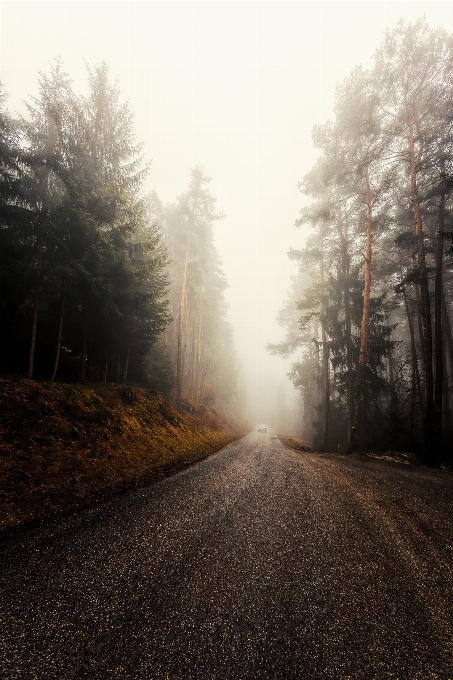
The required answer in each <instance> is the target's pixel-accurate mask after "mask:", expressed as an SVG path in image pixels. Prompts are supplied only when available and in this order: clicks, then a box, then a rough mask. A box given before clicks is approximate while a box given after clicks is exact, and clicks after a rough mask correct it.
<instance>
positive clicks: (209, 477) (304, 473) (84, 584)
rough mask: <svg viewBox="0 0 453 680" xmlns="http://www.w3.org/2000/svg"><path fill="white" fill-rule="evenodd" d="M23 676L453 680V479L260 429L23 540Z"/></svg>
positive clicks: (17, 590)
mask: <svg viewBox="0 0 453 680" xmlns="http://www.w3.org/2000/svg"><path fill="white" fill-rule="evenodd" d="M0 559H1V561H2V567H1V580H2V583H1V586H2V596H1V629H2V633H1V646H0V658H1V661H0V673H1V677H2V678H7V679H8V680H13V679H16V678H24V679H27V680H32V679H35V678H36V679H37V680H43V679H47V678H49V679H50V678H52V679H54V678H55V679H58V680H66V679H69V678H71V679H73V678H74V679H75V678H87V679H89V680H97V679H98V678H99V679H100V680H105V679H106V678H115V679H121V680H125V679H129V678H130V679H134V680H137V679H141V678H143V679H146V680H148V679H149V680H161V679H162V680H164V679H169V680H191V679H195V678H196V679H200V680H204V679H207V680H211V679H212V680H214V679H218V680H236V679H241V680H242V679H244V680H245V679H247V680H248V679H250V680H252V679H253V680H260V679H261V678H263V679H276V678H281V679H285V680H286V679H290V678H298V679H302V680H305V679H307V680H317V679H324V678H333V679H335V680H337V679H346V678H348V679H349V678H363V679H364V680H372V679H373V678H379V679H380V678H382V679H387V678H398V679H399V680H402V679H410V680H415V679H420V680H425V679H427V678H442V679H447V678H453V588H452V585H453V579H452V572H453V475H451V474H450V473H449V472H447V471H443V470H435V469H428V468H424V467H421V466H414V465H403V464H397V463H390V462H385V461H376V460H371V459H367V458H365V457H351V456H342V455H340V454H315V453H313V454H312V453H299V452H296V451H293V450H291V449H288V448H286V447H284V446H283V444H281V443H280V441H279V440H278V439H276V438H274V437H272V436H271V435H270V434H261V433H258V432H254V433H251V434H249V435H247V436H246V437H244V438H243V439H241V440H239V441H236V442H235V443H233V444H230V445H229V446H227V447H225V448H224V449H222V450H221V451H219V452H217V453H216V454H214V455H212V456H211V457H209V458H208V459H207V460H205V461H203V462H201V463H198V464H197V465H195V466H193V467H191V468H188V469H186V470H185V471H183V472H180V473H179V474H177V475H175V476H173V477H169V478H166V479H163V480H162V481H160V482H157V483H155V484H153V485H151V486H150V487H148V488H146V489H140V490H138V491H134V492H132V493H129V494H127V495H125V496H123V497H120V498H115V499H112V500H110V501H108V502H105V503H103V504H102V505H100V506H98V507H96V508H92V509H90V510H87V511H84V512H82V513H80V514H78V515H74V516H72V517H69V518H66V519H63V520H61V521H59V522H56V523H53V524H49V525H47V526H45V527H41V528H39V529H35V530H33V531H31V530H30V531H25V532H23V533H21V534H19V535H17V536H15V537H14V538H10V539H9V540H8V541H7V542H6V543H5V544H4V545H3V549H2V552H1V554H0Z"/></svg>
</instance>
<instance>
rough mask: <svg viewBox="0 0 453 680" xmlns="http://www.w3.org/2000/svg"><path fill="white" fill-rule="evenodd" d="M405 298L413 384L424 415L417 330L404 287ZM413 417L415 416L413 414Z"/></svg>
mask: <svg viewBox="0 0 453 680" xmlns="http://www.w3.org/2000/svg"><path fill="white" fill-rule="evenodd" d="M403 299H404V306H405V308H406V316H407V323H408V326H409V334H410V338H411V355H412V376H413V385H414V388H416V390H417V393H418V399H419V403H420V411H421V413H422V417H423V414H424V410H423V409H424V402H423V392H422V385H421V381H420V371H419V369H418V359H417V345H416V343H415V332H414V324H413V320H412V315H411V311H410V308H409V300H408V298H407V293H406V289H405V288H403ZM414 396H415V395H413V397H412V399H413V401H412V412H413V409H414ZM412 417H413V416H412Z"/></svg>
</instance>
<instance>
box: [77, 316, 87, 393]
mask: <svg viewBox="0 0 453 680" xmlns="http://www.w3.org/2000/svg"><path fill="white" fill-rule="evenodd" d="M87 340H88V321H87V316H86V310H85V305H82V339H81V345H80V359H79V374H78V377H77V382H79V383H81V384H82V385H84V384H85V383H86V364H87Z"/></svg>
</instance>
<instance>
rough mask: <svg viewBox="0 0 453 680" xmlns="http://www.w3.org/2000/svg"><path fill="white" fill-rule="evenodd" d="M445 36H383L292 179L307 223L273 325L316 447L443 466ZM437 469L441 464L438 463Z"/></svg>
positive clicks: (452, 152)
mask: <svg viewBox="0 0 453 680" xmlns="http://www.w3.org/2000/svg"><path fill="white" fill-rule="evenodd" d="M452 78H453V39H452V36H450V35H448V34H447V33H446V32H445V31H443V30H441V29H435V30H432V29H430V28H429V26H428V25H427V24H426V21H425V20H424V19H420V20H419V21H417V22H416V23H415V24H405V23H404V22H403V21H401V22H399V24H398V25H397V27H396V28H395V29H394V30H392V31H387V33H386V35H385V38H384V41H383V43H382V45H381V46H380V48H379V49H378V50H377V52H376V54H375V57H374V65H373V68H372V69H370V70H369V71H364V70H362V69H361V68H356V69H355V70H354V71H353V73H352V74H351V75H350V76H349V77H348V78H347V79H346V80H345V81H344V82H343V83H342V84H341V85H340V86H338V88H337V92H336V98H335V117H334V120H333V121H329V122H328V123H326V124H325V125H322V126H321V125H320V126H317V127H316V128H315V129H314V132H313V139H314V143H315V146H316V147H317V148H318V149H319V152H320V153H319V158H318V161H317V163H316V165H315V167H314V168H313V169H312V170H311V172H310V173H308V175H307V176H306V177H305V178H304V180H303V181H302V182H301V184H300V189H301V191H302V192H303V193H304V194H305V195H306V196H307V197H308V199H309V200H310V201H311V202H310V203H309V204H308V205H307V206H306V207H304V208H303V209H302V210H301V218H300V219H299V220H298V221H297V222H296V224H297V225H298V226H299V225H302V224H307V225H310V226H311V229H312V232H311V235H310V236H309V237H308V239H307V242H306V245H305V247H304V248H303V249H302V250H300V251H292V252H291V253H290V257H292V258H293V259H295V260H297V262H298V263H299V274H298V276H297V277H296V278H295V280H294V282H293V291H292V294H291V295H290V298H289V299H288V301H287V303H285V307H284V309H283V310H282V312H281V315H280V319H279V320H280V322H281V324H282V325H284V326H285V327H286V328H287V340H286V341H285V342H284V343H281V344H279V345H277V346H271V347H270V350H271V351H272V352H276V353H280V354H285V355H290V354H291V353H293V352H295V351H298V352H299V356H298V358H297V360H296V361H295V363H294V364H293V369H292V373H291V377H292V380H293V382H294V384H295V386H296V387H297V388H298V389H299V390H300V391H301V393H302V396H303V400H304V411H305V422H306V426H307V429H309V434H310V435H311V436H312V437H313V438H314V439H315V440H316V442H317V445H318V446H319V447H320V448H323V449H328V448H330V449H332V448H337V446H339V445H340V446H344V447H348V448H350V449H355V448H364V447H376V448H377V447H380V446H385V447H389V446H391V447H395V448H417V449H418V450H420V452H421V455H422V458H423V460H424V461H425V462H426V463H429V464H437V463H439V462H441V461H442V460H450V459H451V454H450V452H451V450H452V430H451V416H450V412H451V392H452V378H453V343H452V340H451V338H452V330H451V318H452V310H451V304H450V303H451V300H452V288H453V277H452V273H453V271H452V270H453V262H452V248H451V240H452V210H453V201H452V181H451V176H452V174H453V145H452V140H453V137H452V133H453V81H452ZM450 462H451V460H450Z"/></svg>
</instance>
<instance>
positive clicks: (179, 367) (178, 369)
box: [176, 232, 191, 413]
mask: <svg viewBox="0 0 453 680" xmlns="http://www.w3.org/2000/svg"><path fill="white" fill-rule="evenodd" d="M190 237H191V234H190V232H189V235H188V237H187V246H186V259H185V263H184V274H183V279H182V286H181V301H180V305H179V319H178V338H177V351H176V410H177V411H178V413H181V402H182V370H183V356H182V355H183V337H182V335H183V328H184V306H185V299H186V286H187V269H188V264H189V253H190Z"/></svg>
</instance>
